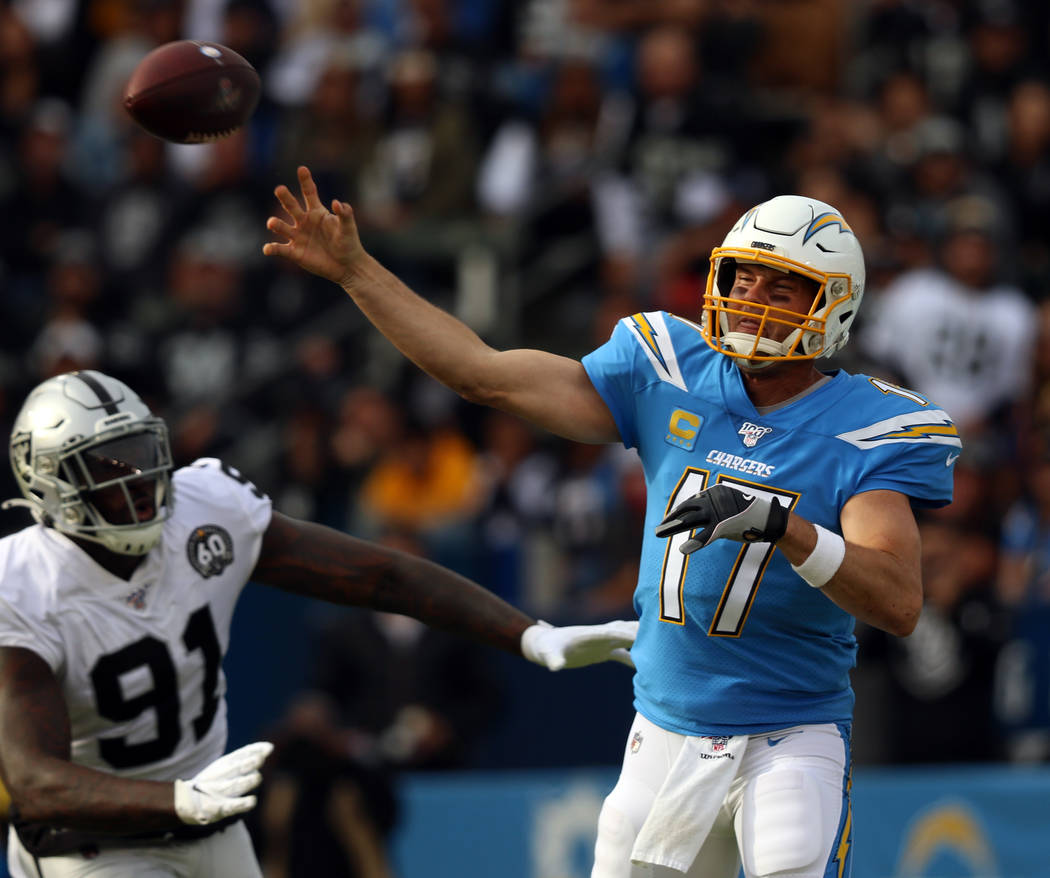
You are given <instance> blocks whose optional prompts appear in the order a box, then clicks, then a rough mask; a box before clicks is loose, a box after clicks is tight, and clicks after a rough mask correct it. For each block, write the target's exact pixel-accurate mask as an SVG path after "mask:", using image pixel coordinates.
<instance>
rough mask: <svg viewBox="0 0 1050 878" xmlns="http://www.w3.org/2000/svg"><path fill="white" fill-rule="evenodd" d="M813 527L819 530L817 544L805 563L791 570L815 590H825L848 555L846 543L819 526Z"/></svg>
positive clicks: (792, 567)
mask: <svg viewBox="0 0 1050 878" xmlns="http://www.w3.org/2000/svg"><path fill="white" fill-rule="evenodd" d="M813 527H815V528H816V529H817V544H816V545H815V546H814V547H813V551H812V552H810V553H809V557H808V558H806V560H805V561H803V562H802V563H801V564H799V565H798V566H797V567H796V566H795V565H794V564H792V565H791V569H792V570H794V571H795V572H796V573H797V574H798V575H799V576H801V577H802V578H803V579H804V580H806V582H807V583H809V584H810V585H811V586H813V588H823V587H824V586H825V585H827V584H828V581H829V580H830V579H831V577H832V576H834V575H835V573H836V571H838V569H839V567H840V566H842V559H843V558H844V557H845V555H846V541H845V540H844V539H842V537H840V536H839V535H838V534H836V533H832V532H831V531H830V530H827V529H826V528H823V527H821V526H820V525H819V524H815V525H813Z"/></svg>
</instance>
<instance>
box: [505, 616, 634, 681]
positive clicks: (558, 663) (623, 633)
mask: <svg viewBox="0 0 1050 878" xmlns="http://www.w3.org/2000/svg"><path fill="white" fill-rule="evenodd" d="M637 634H638V623H637V622H627V621H625V620H619V621H616V622H606V623H605V624H603V625H568V626H565V627H563V628H555V627H553V626H552V625H551V624H550V623H548V622H543V621H540V622H538V623H537V624H535V625H530V626H529V627H528V628H526V629H525V631H524V632H523V633H522V635H521V654H522V655H523V656H525V658H527V659H528V660H529V661H530V662H535V663H536V664H538V665H543V666H544V667H546V668H549V669H550V670H552V671H560V670H561V669H562V668H582V667H583V666H584V665H593V664H594V663H595V662H604V661H610V660H612V661H614V662H621V663H623V664H625V665H629V666H630V667H632V668H633V667H634V662H633V661H631V653H630V652H629V650H630V648H631V644H632V643H634V638H635V637H636V636H637Z"/></svg>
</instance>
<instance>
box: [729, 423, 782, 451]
mask: <svg viewBox="0 0 1050 878" xmlns="http://www.w3.org/2000/svg"><path fill="white" fill-rule="evenodd" d="M772 432H773V428H772V427H763V426H762V425H760V424H752V423H751V422H750V421H744V426H742V427H741V428H740V429H739V430H737V433H739V434H740V435H741V436H743V437H744V445H746V446H747V447H748V448H754V447H755V446H756V445H757V444H758V440H759V439H761V438H762V437H763V436H765V435H766V434H767V433H772Z"/></svg>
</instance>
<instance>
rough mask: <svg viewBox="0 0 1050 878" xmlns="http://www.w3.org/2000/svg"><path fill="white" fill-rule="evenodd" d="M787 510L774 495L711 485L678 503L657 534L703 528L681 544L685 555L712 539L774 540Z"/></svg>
mask: <svg viewBox="0 0 1050 878" xmlns="http://www.w3.org/2000/svg"><path fill="white" fill-rule="evenodd" d="M787 522H788V510H787V508H786V507H784V506H781V505H780V501H779V500H778V499H777V498H776V497H772V498H766V497H759V496H757V495H756V494H745V493H744V492H743V491H739V490H737V489H736V488H730V487H729V486H728V485H714V486H713V487H710V488H707V489H706V490H703V491H701V492H700V493H699V494H695V495H694V496H692V497H690V498H689V499H688V500H685V501H683V502H682V503H679V504H678V505H677V506H676V507H675V508H674V509H672V510H671V511H670V512H668V513H667V515H666V516H665V517H664V520H663V521H661V522H660V523H659V524H658V525H657V526H656V535H657V536H658V537H670V536H674V535H675V534H679V533H683V532H684V531H690V530H694V529H695V528H703V530H701V531H700V533H698V534H697V535H696V536H694V537H693V538H692V539H690V540H687V541H686V542H685V543H684V544H683V545H682V554H683V555H688V554H690V553H691V552H695V551H696V550H697V549H702V548H703V547H704V546H706V545H707V544H708V543H711V542H714V541H715V540H721V539H727V540H737V541H738V542H741V543H775V542H776V541H777V540H779V539H780V538H781V537H782V536H784V532H785V531H786V530H787Z"/></svg>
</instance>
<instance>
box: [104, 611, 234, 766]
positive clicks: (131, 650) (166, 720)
mask: <svg viewBox="0 0 1050 878" xmlns="http://www.w3.org/2000/svg"><path fill="white" fill-rule="evenodd" d="M182 642H183V644H184V645H185V647H186V649H187V650H188V651H189V652H190V653H193V652H197V651H200V653H201V656H202V658H203V660H204V674H203V681H202V684H201V686H202V689H203V696H204V706H203V707H202V709H201V712H200V715H199V716H197V718H196V719H194V720H193V734H194V736H195V738H196V740H198V741H199V740H201V738H203V737H204V736H205V735H206V734H207V733H208V730H209V729H210V728H211V724H212V722H213V721H214V720H215V713H216V711H217V709H218V706H219V696H218V688H219V687H218V684H219V665H220V664H221V662H222V648H221V647H220V646H219V637H218V635H217V634H216V632H215V623H214V622H213V621H212V616H211V610H210V609H209V607H208V605H207V604H205V605H204V606H202V607H200V608H199V609H197V610H195V611H194V612H193V613H192V614H191V615H190V618H189V620H188V621H187V623H186V627H185V629H184V630H183V632H182ZM135 673H145V674H148V675H149V678H150V681H151V685H150V687H149V688H148V689H146V690H145V691H143V692H140V693H139V694H138V695H134V696H131V697H128V696H127V695H125V693H124V686H123V684H122V681H121V678H127V676H128V675H130V674H135ZM91 683H92V685H93V686H94V689H95V707H96V709H97V710H98V714H99V716H101V717H104V718H105V719H108V720H111V721H112V722H128V721H129V720H133V719H135V718H136V717H138V716H139V715H140V714H141V713H142V712H143V711H146V710H152V711H153V713H154V721H155V724H156V734H155V735H154V736H153V737H152V738H150V739H149V740H146V741H138V742H134V743H132V742H129V741H128V740H127V739H126V738H125V737H124V736H120V737H112V738H100V739H99V742H98V746H99V755H100V756H101V757H102V758H103V759H104V760H106V762H108V763H109V764H110V765H111V766H113V767H114V768H136V767H138V766H140V765H146V764H148V763H151V762H159V761H160V760H162V759H167V758H168V757H169V756H171V754H172V753H174V752H175V748H176V747H178V745H179V741H180V740H181V739H182V723H181V722H180V715H181V711H182V705H181V704H180V702H179V684H178V673H177V671H176V669H175V662H174V661H173V659H172V657H171V650H170V649H169V648H168V646H167V645H166V644H165V643H164V642H163V641H161V640H158V639H157V638H156V637H153V636H152V635H149V634H147V635H146V636H145V637H142V638H141V639H139V640H136V641H135V642H134V643H129V644H128V645H127V646H125V647H123V648H121V649H118V650H117V651H116V652H111V653H108V654H107V655H104V656H101V657H100V658H99V660H98V661H97V662H95V666H94V667H93V668H92V669H91Z"/></svg>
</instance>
